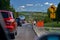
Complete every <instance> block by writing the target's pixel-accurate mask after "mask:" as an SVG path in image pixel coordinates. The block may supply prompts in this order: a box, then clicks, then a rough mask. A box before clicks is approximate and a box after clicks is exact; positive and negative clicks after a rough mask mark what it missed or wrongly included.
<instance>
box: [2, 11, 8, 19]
mask: <svg viewBox="0 0 60 40" xmlns="http://www.w3.org/2000/svg"><path fill="white" fill-rule="evenodd" d="M1 14H2V16H3V18H8V17H9V15H8V12H1Z"/></svg>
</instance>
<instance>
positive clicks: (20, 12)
mask: <svg viewBox="0 0 60 40" xmlns="http://www.w3.org/2000/svg"><path fill="white" fill-rule="evenodd" d="M1 11H3V12H1ZM0 12H1V14H2V16H3V18H6V19H7V18H8V19H9V20H7V22H6V27H8V28H9V29H12V30H9V31H11V32H9V33H14V32H16V28H18V29H17V31H18V37H17V38H16V39H15V40H34V38H35V36H36V35H35V33H34V31H35V32H36V34H37V35H38V36H40V35H41V34H44V33H45V32H46V33H48V32H49V33H50V32H55V33H60V0H0ZM15 19H16V20H15ZM7 25H8V26H7ZM16 26H17V27H16ZM14 27H16V28H14ZM16 34H17V33H16ZM11 35H12V34H11ZM12 37H13V38H15V33H14V35H13V36H12ZM53 39H54V38H53ZM54 40H55V39H54Z"/></svg>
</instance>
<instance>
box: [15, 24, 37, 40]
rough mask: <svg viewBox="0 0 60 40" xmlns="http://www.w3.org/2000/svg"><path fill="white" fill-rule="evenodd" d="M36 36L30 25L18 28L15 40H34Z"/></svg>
mask: <svg viewBox="0 0 60 40" xmlns="http://www.w3.org/2000/svg"><path fill="white" fill-rule="evenodd" d="M36 39H37V36H36V34H35V33H34V31H33V29H32V26H31V25H24V26H22V27H18V34H17V36H16V39H15V40H36Z"/></svg>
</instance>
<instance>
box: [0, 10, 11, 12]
mask: <svg viewBox="0 0 60 40" xmlns="http://www.w3.org/2000/svg"><path fill="white" fill-rule="evenodd" d="M0 12H11V11H7V10H0Z"/></svg>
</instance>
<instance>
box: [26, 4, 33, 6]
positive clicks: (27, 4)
mask: <svg viewBox="0 0 60 40" xmlns="http://www.w3.org/2000/svg"><path fill="white" fill-rule="evenodd" d="M26 6H34V4H26Z"/></svg>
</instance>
